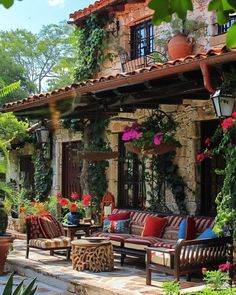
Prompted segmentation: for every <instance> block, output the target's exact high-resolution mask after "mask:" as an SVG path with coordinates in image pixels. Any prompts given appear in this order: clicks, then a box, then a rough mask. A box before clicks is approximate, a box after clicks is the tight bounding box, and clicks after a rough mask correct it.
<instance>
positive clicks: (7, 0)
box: [0, 0, 14, 8]
mask: <svg viewBox="0 0 236 295" xmlns="http://www.w3.org/2000/svg"><path fill="white" fill-rule="evenodd" d="M0 4H2V5H3V6H4V7H5V8H10V7H11V6H12V5H13V4H14V0H0Z"/></svg>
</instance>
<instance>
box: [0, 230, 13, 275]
mask: <svg viewBox="0 0 236 295" xmlns="http://www.w3.org/2000/svg"><path fill="white" fill-rule="evenodd" d="M13 241H14V237H13V236H12V235H7V234H6V235H2V236H0V275H2V274H3V272H4V266H5V263H6V260H7V254H8V250H9V247H10V244H11V243H12V242H13Z"/></svg>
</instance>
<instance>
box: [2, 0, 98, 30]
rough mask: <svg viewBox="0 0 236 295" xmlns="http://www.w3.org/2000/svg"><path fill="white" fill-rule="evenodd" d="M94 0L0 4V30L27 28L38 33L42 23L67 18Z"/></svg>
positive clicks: (16, 0)
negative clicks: (6, 5) (7, 5)
mask: <svg viewBox="0 0 236 295" xmlns="http://www.w3.org/2000/svg"><path fill="white" fill-rule="evenodd" d="M94 2H95V0H22V1H18V0H15V1H14V5H13V6H12V7H11V8H10V9H6V8H4V7H3V5H0V30H4V31H6V30H15V29H17V28H19V29H22V28H23V29H27V30H28V31H31V32H33V33H38V32H39V30H40V29H41V28H42V26H43V25H47V24H51V23H54V24H57V23H59V22H60V21H62V20H69V14H70V13H73V12H75V11H76V10H79V9H82V8H85V7H87V6H89V5H90V4H91V3H94Z"/></svg>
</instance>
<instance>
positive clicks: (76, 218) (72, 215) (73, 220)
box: [67, 212, 81, 225]
mask: <svg viewBox="0 0 236 295" xmlns="http://www.w3.org/2000/svg"><path fill="white" fill-rule="evenodd" d="M80 219H81V214H80V212H69V213H68V214H67V223H68V224H70V225H71V224H73V225H78V224H79V222H80Z"/></svg>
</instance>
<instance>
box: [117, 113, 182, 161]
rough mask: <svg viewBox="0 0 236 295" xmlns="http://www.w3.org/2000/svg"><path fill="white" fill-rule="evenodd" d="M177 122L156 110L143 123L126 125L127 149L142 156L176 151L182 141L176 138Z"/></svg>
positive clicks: (124, 139) (123, 136) (124, 138)
mask: <svg viewBox="0 0 236 295" xmlns="http://www.w3.org/2000/svg"><path fill="white" fill-rule="evenodd" d="M175 128H176V125H175V122H174V120H173V119H172V118H171V117H170V116H168V115H167V114H166V113H164V112H162V111H160V110H156V111H155V112H154V113H153V114H152V115H151V116H149V117H148V118H147V119H146V120H145V121H144V122H142V123H134V124H133V125H132V126H131V127H130V126H126V127H125V128H124V133H123V135H122V140H123V141H125V142H126V143H125V148H126V150H127V151H129V152H132V153H135V154H137V155H141V156H147V155H153V154H154V155H162V154H165V153H168V152H171V151H174V150H175V149H176V148H177V147H179V146H180V143H179V142H178V141H177V140H176V139H175V138H174V132H175Z"/></svg>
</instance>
